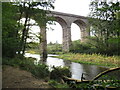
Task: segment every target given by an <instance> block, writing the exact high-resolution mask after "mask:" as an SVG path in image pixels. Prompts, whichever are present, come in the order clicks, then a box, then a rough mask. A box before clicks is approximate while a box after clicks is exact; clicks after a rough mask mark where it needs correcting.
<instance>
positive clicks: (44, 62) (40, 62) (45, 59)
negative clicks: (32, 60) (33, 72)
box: [38, 57, 47, 64]
mask: <svg viewBox="0 0 120 90" xmlns="http://www.w3.org/2000/svg"><path fill="white" fill-rule="evenodd" d="M46 61H47V58H43V57H40V60H39V62H38V63H39V64H46Z"/></svg>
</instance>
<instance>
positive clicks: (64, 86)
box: [49, 80, 70, 88]
mask: <svg viewBox="0 0 120 90" xmlns="http://www.w3.org/2000/svg"><path fill="white" fill-rule="evenodd" d="M49 84H50V85H51V86H53V87H54V88H70V87H69V86H68V84H66V83H64V84H61V83H59V82H57V81H55V80H50V81H49Z"/></svg>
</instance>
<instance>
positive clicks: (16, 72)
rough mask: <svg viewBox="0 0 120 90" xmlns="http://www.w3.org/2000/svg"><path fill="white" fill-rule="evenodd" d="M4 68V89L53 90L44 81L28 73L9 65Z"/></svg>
mask: <svg viewBox="0 0 120 90" xmlns="http://www.w3.org/2000/svg"><path fill="white" fill-rule="evenodd" d="M2 67H3V72H2V88H51V86H50V85H49V84H48V83H47V82H46V81H45V80H44V79H37V78H35V77H34V76H33V75H32V74H31V73H30V72H28V71H25V70H21V69H20V68H18V67H12V66H8V65H3V66H2Z"/></svg>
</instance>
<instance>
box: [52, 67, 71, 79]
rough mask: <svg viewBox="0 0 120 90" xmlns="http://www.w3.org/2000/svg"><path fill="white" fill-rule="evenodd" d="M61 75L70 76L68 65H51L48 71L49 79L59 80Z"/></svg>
mask: <svg viewBox="0 0 120 90" xmlns="http://www.w3.org/2000/svg"><path fill="white" fill-rule="evenodd" d="M62 76H67V77H71V72H70V70H69V68H68V67H63V68H62V67H60V66H59V67H53V70H52V71H51V73H50V79H53V80H56V81H61V78H62Z"/></svg>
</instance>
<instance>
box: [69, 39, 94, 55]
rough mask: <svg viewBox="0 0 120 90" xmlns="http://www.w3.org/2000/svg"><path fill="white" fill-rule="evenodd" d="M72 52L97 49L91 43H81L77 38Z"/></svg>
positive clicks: (73, 43) (86, 51)
mask: <svg viewBox="0 0 120 90" xmlns="http://www.w3.org/2000/svg"><path fill="white" fill-rule="evenodd" d="M70 52H72V53H95V49H94V48H93V47H92V46H91V45H90V44H87V43H81V42H80V40H76V41H73V42H72V46H71V48H70Z"/></svg>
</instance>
